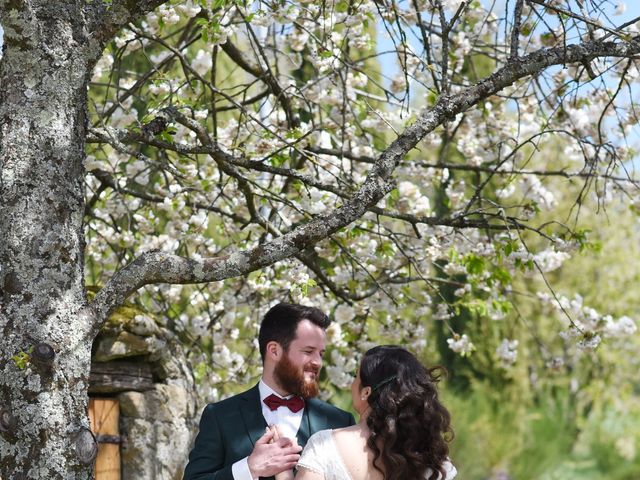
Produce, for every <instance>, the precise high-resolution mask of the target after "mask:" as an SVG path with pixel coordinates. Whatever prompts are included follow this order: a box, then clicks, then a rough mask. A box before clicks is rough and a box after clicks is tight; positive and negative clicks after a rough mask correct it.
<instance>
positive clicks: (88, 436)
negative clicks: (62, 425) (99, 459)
mask: <svg viewBox="0 0 640 480" xmlns="http://www.w3.org/2000/svg"><path fill="white" fill-rule="evenodd" d="M75 444H76V455H77V456H78V460H79V461H80V463H82V464H84V465H90V464H91V463H93V461H94V460H95V458H96V455H97V454H98V443H97V442H96V437H95V436H94V435H93V433H91V430H89V429H88V428H85V427H82V428H81V429H80V431H79V432H78V433H77V434H76V439H75Z"/></svg>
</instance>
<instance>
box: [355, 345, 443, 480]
mask: <svg viewBox="0 0 640 480" xmlns="http://www.w3.org/2000/svg"><path fill="white" fill-rule="evenodd" d="M442 373H443V369H442V368H440V367H435V368H431V369H427V368H425V367H424V366H423V365H422V364H421V363H420V362H419V361H418V359H417V358H416V357H415V356H414V355H413V354H411V353H410V352H408V351H407V350H405V349H404V348H402V347H399V346H395V345H382V346H378V347H374V348H372V349H371V350H369V351H367V353H365V355H364V357H363V359H362V363H361V365H360V382H361V386H362V387H371V389H372V391H371V394H370V395H369V398H368V399H367V401H368V403H369V406H370V413H369V416H368V417H367V426H368V427H369V430H370V431H371V435H370V436H369V438H368V440H367V446H368V447H369V448H370V449H371V450H372V451H373V453H374V460H373V465H374V467H375V468H376V469H377V470H379V471H380V472H381V473H382V474H383V475H384V479H385V480H401V479H423V478H425V476H426V474H427V472H428V471H430V472H431V473H430V475H429V477H428V480H436V479H438V478H443V479H444V478H445V476H446V472H445V469H444V462H445V461H446V460H447V459H448V454H449V446H448V442H450V441H451V440H452V439H453V430H452V428H451V425H450V422H451V416H450V415H449V412H448V411H447V409H446V408H445V407H444V406H443V405H442V404H441V403H440V401H439V400H438V390H437V388H436V384H437V382H438V381H439V380H440V378H441V376H442Z"/></svg>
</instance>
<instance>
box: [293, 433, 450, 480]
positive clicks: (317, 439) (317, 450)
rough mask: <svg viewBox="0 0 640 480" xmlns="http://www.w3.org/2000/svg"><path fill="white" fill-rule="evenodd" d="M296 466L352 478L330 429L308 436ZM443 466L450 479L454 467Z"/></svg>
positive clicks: (329, 478)
mask: <svg viewBox="0 0 640 480" xmlns="http://www.w3.org/2000/svg"><path fill="white" fill-rule="evenodd" d="M298 467H304V468H306V469H309V470H311V471H312V472H316V473H318V474H320V475H323V476H324V478H325V480H352V478H351V475H349V472H348V471H347V468H346V467H345V465H344V463H343V462H342V456H341V455H340V452H339V451H338V448H337V446H336V444H335V442H334V440H333V433H332V430H321V431H319V432H317V433H314V434H313V435H312V436H311V437H310V438H309V441H308V442H307V445H306V447H304V450H303V451H302V455H301V457H300V460H299V461H298ZM444 467H445V470H446V472H447V476H446V478H445V479H444V480H452V479H453V478H454V477H455V476H456V474H457V471H456V467H454V466H453V464H452V463H451V462H449V461H447V462H446V463H445V465H444ZM427 477H428V475H427Z"/></svg>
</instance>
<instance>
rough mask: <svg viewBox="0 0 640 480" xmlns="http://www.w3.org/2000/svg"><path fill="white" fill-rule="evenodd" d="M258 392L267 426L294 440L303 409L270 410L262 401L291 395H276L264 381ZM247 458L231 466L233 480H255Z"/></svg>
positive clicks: (282, 408) (281, 408) (280, 408)
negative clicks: (271, 396) (274, 427)
mask: <svg viewBox="0 0 640 480" xmlns="http://www.w3.org/2000/svg"><path fill="white" fill-rule="evenodd" d="M258 390H260V405H261V406H262V416H263V417H264V419H265V421H266V422H267V425H278V428H279V430H280V433H281V434H282V436H283V437H287V438H296V434H297V433H298V429H299V428H300V424H301V423H302V415H303V413H304V408H303V409H302V410H300V411H298V412H295V413H294V412H292V411H291V410H289V408H288V407H285V406H284V405H283V406H280V407H278V408H277V409H276V410H273V411H272V410H270V409H269V407H267V406H266V405H265V403H264V401H263V400H264V399H265V398H267V397H268V396H269V395H275V396H277V397H280V398H290V397H292V396H293V395H288V396H286V397H283V396H282V395H279V394H278V393H276V392H275V391H274V390H273V389H272V388H271V387H270V386H269V385H267V384H266V383H264V380H262V379H260V383H259V384H258ZM248 458H249V457H245V458H243V459H242V460H238V461H237V462H236V463H234V464H233V465H232V466H231V473H232V475H233V478H234V480H257V479H258V477H253V476H252V475H251V471H250V470H249V463H248V461H247V459H248Z"/></svg>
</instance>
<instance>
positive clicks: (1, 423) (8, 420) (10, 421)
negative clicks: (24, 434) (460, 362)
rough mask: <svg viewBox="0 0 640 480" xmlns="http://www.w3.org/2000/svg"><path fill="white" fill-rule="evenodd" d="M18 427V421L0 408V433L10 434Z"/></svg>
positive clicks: (7, 411)
mask: <svg viewBox="0 0 640 480" xmlns="http://www.w3.org/2000/svg"><path fill="white" fill-rule="evenodd" d="M17 426H18V421H17V420H16V419H15V417H14V416H13V415H11V412H9V410H7V409H6V408H3V407H0V432H2V433H9V434H12V433H14V432H15V429H16V427H17Z"/></svg>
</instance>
